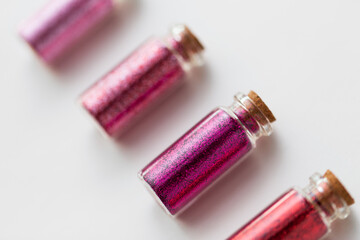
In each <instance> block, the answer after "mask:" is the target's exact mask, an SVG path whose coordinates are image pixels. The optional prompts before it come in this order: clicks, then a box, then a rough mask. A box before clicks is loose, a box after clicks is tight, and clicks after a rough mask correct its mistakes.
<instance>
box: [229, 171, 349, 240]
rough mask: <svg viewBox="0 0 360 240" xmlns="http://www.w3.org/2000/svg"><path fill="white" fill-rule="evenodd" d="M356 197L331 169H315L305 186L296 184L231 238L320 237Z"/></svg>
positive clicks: (283, 239)
mask: <svg viewBox="0 0 360 240" xmlns="http://www.w3.org/2000/svg"><path fill="white" fill-rule="evenodd" d="M352 204H354V199H353V198H352V197H351V196H350V194H349V193H348V191H347V190H346V189H345V188H344V186H343V185H342V184H341V182H340V181H339V180H338V179H337V178H336V176H335V175H334V174H333V173H332V172H331V171H329V170H328V171H327V172H326V173H325V174H324V175H323V176H321V175H320V174H318V173H315V174H314V175H313V176H311V178H310V184H309V185H308V186H307V187H305V188H304V189H298V188H293V189H290V190H289V191H288V192H287V193H285V194H284V195H282V196H281V197H280V198H279V199H277V200H276V201H275V202H274V203H272V204H271V205H270V206H269V207H267V208H266V209H265V210H264V211H262V212H261V213H260V214H259V215H258V216H256V217H255V218H254V219H252V220H251V221H250V222H249V223H247V224H246V225H245V226H244V227H242V228H241V229H240V230H238V231H237V232H236V233H235V234H233V235H232V236H231V237H230V238H228V239H229V240H270V239H277V240H318V239H320V238H322V237H324V236H325V235H327V234H328V233H329V232H330V230H331V228H330V225H331V223H332V222H333V221H335V220H336V219H338V218H340V219H344V218H346V217H347V216H348V215H349V213H350V210H349V206H350V205H352Z"/></svg>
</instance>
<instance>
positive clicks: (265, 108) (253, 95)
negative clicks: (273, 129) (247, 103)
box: [248, 91, 276, 122]
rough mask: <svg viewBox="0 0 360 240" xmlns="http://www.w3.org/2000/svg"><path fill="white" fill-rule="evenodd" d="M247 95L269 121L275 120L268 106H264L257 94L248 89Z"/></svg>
mask: <svg viewBox="0 0 360 240" xmlns="http://www.w3.org/2000/svg"><path fill="white" fill-rule="evenodd" d="M248 97H249V98H250V99H251V100H252V101H253V102H254V103H255V105H256V106H257V107H258V108H259V109H260V111H261V112H262V113H263V114H264V115H265V117H266V118H267V119H268V120H269V121H270V122H274V121H275V120H276V118H275V117H274V115H273V114H272V112H271V111H270V109H269V108H268V106H266V104H265V103H264V102H263V100H262V99H261V98H260V97H259V95H257V94H256V93H255V92H254V91H250V92H249V94H248Z"/></svg>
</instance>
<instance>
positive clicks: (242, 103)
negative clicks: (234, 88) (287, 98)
mask: <svg viewBox="0 0 360 240" xmlns="http://www.w3.org/2000/svg"><path fill="white" fill-rule="evenodd" d="M250 96H251V95H250V94H249V95H245V94H243V93H238V94H236V95H235V97H234V102H233V104H232V105H231V106H230V107H228V109H229V110H230V111H231V112H232V113H233V115H234V116H235V117H236V118H237V120H239V122H240V123H241V125H242V126H243V127H244V128H245V129H246V130H247V132H248V135H250V137H251V139H252V140H253V142H255V141H256V140H257V139H258V138H260V137H262V136H270V135H271V133H272V127H271V118H269V117H268V116H267V115H266V114H265V113H264V110H263V109H262V108H261V106H259V104H257V103H256V102H255V101H254V100H253V99H252V98H251V97H250ZM264 106H265V107H266V105H265V104H264ZM266 108H267V107H266ZM269 112H270V110H269ZM270 113H271V112H270Z"/></svg>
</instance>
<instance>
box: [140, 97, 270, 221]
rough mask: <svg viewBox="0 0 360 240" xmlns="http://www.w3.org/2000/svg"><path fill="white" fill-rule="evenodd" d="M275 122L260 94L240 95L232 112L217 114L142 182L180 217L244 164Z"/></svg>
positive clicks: (225, 109) (153, 164)
mask: <svg viewBox="0 0 360 240" xmlns="http://www.w3.org/2000/svg"><path fill="white" fill-rule="evenodd" d="M273 121H275V117H274V116H273V114H272V113H271V111H270V110H269V109H268V107H267V106H266V105H265V103H264V102H263V101H262V100H261V99H260V97H259V96H258V95H257V94H256V93H255V92H253V91H251V92H250V93H249V94H248V95H244V94H241V93H239V94H237V95H236V96H235V101H234V103H233V104H232V105H231V106H230V107H220V108H217V109H215V110H214V111H212V112H211V113H210V114H209V115H208V116H206V117H205V118H204V119H202V120H201V121H200V122H199V123H197V124H196V125H195V126H194V127H193V128H191V129H190V130H189V131H188V132H187V133H185V134H184V135H183V136H182V137H181V138H180V139H178V140H177V141H176V142H175V143H174V144H173V145H171V146H170V147H169V148H168V149H167V150H165V151H164V152H163V153H162V154H160V156H158V157H157V158H156V159H155V160H153V161H152V162H151V163H150V164H149V165H147V166H146V167H145V168H144V169H143V170H142V171H141V172H140V173H139V177H140V178H141V179H142V180H143V181H144V183H145V185H146V186H147V187H148V189H149V190H150V191H151V192H152V193H153V194H154V196H155V197H156V198H157V200H158V202H159V203H160V205H161V206H163V207H164V209H165V210H166V211H167V213H169V214H171V215H175V214H177V213H179V212H180V211H182V210H184V208H185V207H187V206H189V204H190V203H191V202H193V200H194V199H195V198H196V197H198V196H199V194H200V193H203V192H204V190H205V189H206V188H208V187H209V186H210V185H211V184H212V183H213V182H214V181H215V180H217V179H219V177H220V176H223V175H224V173H225V172H227V171H228V170H229V169H230V168H231V167H233V166H234V165H235V164H236V163H239V162H241V160H242V159H244V157H245V155H247V154H248V153H249V152H250V151H251V150H252V149H254V148H255V142H256V141H257V139H259V138H260V137H262V136H268V135H270V134H271V132H272V128H271V122H273Z"/></svg>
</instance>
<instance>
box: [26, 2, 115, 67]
mask: <svg viewBox="0 0 360 240" xmlns="http://www.w3.org/2000/svg"><path fill="white" fill-rule="evenodd" d="M113 8H114V2H113V0H53V1H51V2H50V3H48V4H47V5H46V6H45V7H44V8H43V9H42V10H41V11H39V12H38V13H37V14H36V15H35V16H33V17H32V18H31V19H30V20H29V21H27V22H26V23H25V24H24V25H23V26H22V27H21V29H20V35H21V36H22V37H23V38H24V40H25V41H26V42H27V43H28V44H29V45H30V46H31V47H32V49H33V50H34V51H35V52H36V53H37V54H38V55H39V56H40V57H41V58H42V59H43V60H44V61H45V62H47V63H53V62H55V61H56V60H58V59H59V57H60V56H62V55H63V54H64V53H65V52H66V51H67V50H69V49H70V48H71V47H72V46H74V44H75V43H76V42H77V41H78V40H79V39H80V38H81V37H83V36H84V35H85V34H86V33H88V32H89V30H90V29H91V28H92V27H93V26H94V25H96V24H97V23H99V22H101V20H103V19H104V17H105V16H107V15H108V14H109V13H110V12H111V10H112V9H113Z"/></svg>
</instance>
